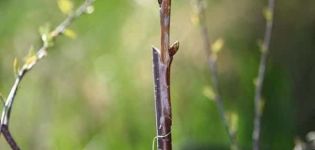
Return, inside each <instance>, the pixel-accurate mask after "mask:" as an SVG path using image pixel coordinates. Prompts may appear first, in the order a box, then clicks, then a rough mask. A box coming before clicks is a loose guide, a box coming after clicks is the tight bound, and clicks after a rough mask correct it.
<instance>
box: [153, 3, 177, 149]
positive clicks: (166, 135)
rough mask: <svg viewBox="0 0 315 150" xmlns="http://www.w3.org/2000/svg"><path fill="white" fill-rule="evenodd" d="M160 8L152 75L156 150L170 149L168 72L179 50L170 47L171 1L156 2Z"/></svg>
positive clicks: (174, 45)
mask: <svg viewBox="0 0 315 150" xmlns="http://www.w3.org/2000/svg"><path fill="white" fill-rule="evenodd" d="M158 3H159V6H160V23H161V50H159V49H157V48H153V70H154V71H153V75H154V85H155V114H156V133H157V135H156V137H160V138H158V139H157V140H158V142H157V143H158V144H157V149H158V150H171V149H172V134H171V133H172V132H171V131H172V130H171V127H172V107H171V97H170V71H171V63H172V60H173V56H174V55H175V53H176V52H177V50H178V48H179V43H178V42H175V43H174V44H173V45H172V46H170V19H171V0H158Z"/></svg>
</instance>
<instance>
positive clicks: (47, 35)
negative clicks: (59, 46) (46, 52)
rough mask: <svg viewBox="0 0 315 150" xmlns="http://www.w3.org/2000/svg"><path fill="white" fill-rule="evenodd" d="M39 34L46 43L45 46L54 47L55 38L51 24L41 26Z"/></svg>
mask: <svg viewBox="0 0 315 150" xmlns="http://www.w3.org/2000/svg"><path fill="white" fill-rule="evenodd" d="M39 33H40V35H41V38H42V41H43V43H44V46H46V47H51V46H53V45H54V43H53V37H52V35H51V31H50V25H49V24H45V25H43V26H40V27H39Z"/></svg>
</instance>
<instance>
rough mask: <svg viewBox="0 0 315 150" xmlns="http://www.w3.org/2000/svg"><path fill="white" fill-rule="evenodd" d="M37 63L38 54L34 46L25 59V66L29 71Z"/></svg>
mask: <svg viewBox="0 0 315 150" xmlns="http://www.w3.org/2000/svg"><path fill="white" fill-rule="evenodd" d="M36 61H37V56H36V53H35V52H34V47H33V46H32V47H31V48H30V49H29V51H28V54H27V56H26V57H25V59H24V65H25V66H26V67H27V69H30V68H31V67H32V66H33V65H34V64H35V63H36Z"/></svg>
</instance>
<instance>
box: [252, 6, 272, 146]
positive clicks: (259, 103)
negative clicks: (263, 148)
mask: <svg viewBox="0 0 315 150" xmlns="http://www.w3.org/2000/svg"><path fill="white" fill-rule="evenodd" d="M274 5H275V0H269V1H268V7H267V8H266V9H265V10H264V16H265V19H266V28H265V35H264V41H263V44H262V46H261V52H262V54H261V57H260V64H259V70H258V77H257V80H256V82H255V84H256V85H255V86H256V89H255V99H254V107H255V116H254V129H253V150H259V146H260V131H261V117H262V113H263V103H264V102H263V100H262V89H263V82H264V78H265V72H266V71H265V70H266V65H267V58H268V53H269V47H270V41H271V33H272V27H273V16H274Z"/></svg>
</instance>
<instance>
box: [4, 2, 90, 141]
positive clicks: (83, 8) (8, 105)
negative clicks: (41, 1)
mask: <svg viewBox="0 0 315 150" xmlns="http://www.w3.org/2000/svg"><path fill="white" fill-rule="evenodd" d="M93 2H94V0H86V1H85V2H84V3H83V4H82V5H81V6H80V7H79V8H78V9H77V10H75V11H74V12H73V13H71V14H70V15H69V16H68V17H67V18H66V19H65V20H64V21H63V22H62V23H60V24H59V25H58V26H57V27H56V28H55V29H54V30H53V31H52V32H51V33H50V36H51V37H50V38H51V40H55V39H56V38H57V37H58V36H60V35H62V34H63V32H64V31H65V30H66V28H67V27H68V26H70V24H71V23H72V22H73V21H74V20H75V19H76V18H77V17H80V16H81V15H82V14H83V13H85V12H86V11H87V8H88V7H89V6H91V5H92V3H93ZM48 48H49V45H48V44H47V43H45V41H43V45H42V46H41V48H40V49H39V50H38V51H37V53H36V55H35V57H36V59H34V60H33V61H32V62H31V63H25V64H24V65H23V66H22V68H21V69H20V70H19V71H18V73H17V76H16V79H15V82H14V84H13V86H12V88H11V90H10V93H9V95H8V97H7V100H6V102H5V105H4V107H3V110H2V115H1V126H0V128H1V129H0V130H1V131H6V130H5V129H4V130H2V128H6V129H7V131H8V127H9V120H10V114H11V110H12V106H13V103H14V100H15V96H16V94H17V91H18V88H19V86H20V83H21V81H22V79H23V77H24V76H25V75H26V74H27V72H29V71H30V70H31V69H32V68H33V67H34V66H35V65H36V64H37V63H38V62H39V61H40V60H42V59H43V58H44V57H45V56H46V55H47V49H48ZM2 133H3V135H4V136H5V138H6V139H8V138H9V137H7V136H9V134H7V133H9V132H2ZM9 139H13V138H9ZM8 143H9V144H11V142H8ZM11 146H12V145H11Z"/></svg>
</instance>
